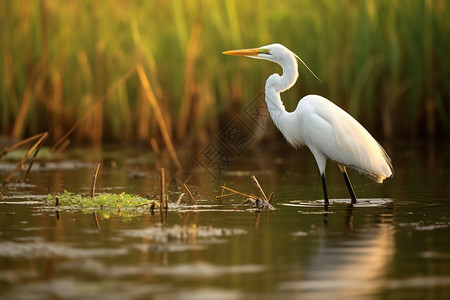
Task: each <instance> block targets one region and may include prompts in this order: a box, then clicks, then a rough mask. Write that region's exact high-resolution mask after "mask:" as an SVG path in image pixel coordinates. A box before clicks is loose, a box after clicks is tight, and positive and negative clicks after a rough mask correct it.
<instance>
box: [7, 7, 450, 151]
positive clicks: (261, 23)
mask: <svg viewBox="0 0 450 300" xmlns="http://www.w3.org/2000/svg"><path fill="white" fill-rule="evenodd" d="M449 15H450V10H449V4H448V2H447V1H445V0H412V1H411V0H395V1H392V0H377V1H375V0H368V1H350V0H345V1H317V0H305V1H294V0H288V1H278V2H277V1H268V0H262V1H233V0H230V1H207V0H197V1H101V2H98V1H55V0H48V1H19V0H17V1H1V3H0V43H1V45H2V46H1V47H0V58H1V59H0V70H1V72H0V105H1V111H0V124H1V125H0V126H1V129H0V133H1V134H5V135H10V136H13V137H15V138H21V137H25V136H30V135H32V134H35V133H37V132H42V131H46V130H48V129H49V128H52V135H53V136H52V137H51V138H52V139H53V141H58V140H60V139H61V138H63V137H64V135H65V134H66V133H67V132H68V131H69V130H71V128H73V126H74V124H77V122H79V121H80V120H82V122H81V124H80V125H79V127H76V128H75V129H73V131H74V132H73V138H74V139H75V140H78V141H89V142H91V143H94V144H100V143H102V142H104V141H114V142H124V143H127V142H136V141H145V142H146V143H147V144H148V142H149V141H150V140H151V139H152V138H153V139H156V140H157V141H158V143H159V144H160V145H162V144H165V145H166V146H168V145H169V144H168V139H167V138H168V137H170V139H171V140H175V141H178V142H181V141H187V142H192V141H195V140H196V139H200V140H205V139H208V137H211V136H214V135H215V131H217V130H220V121H219V119H218V117H217V116H219V115H221V114H223V115H229V114H236V113H239V112H240V109H241V108H242V107H244V106H245V105H246V104H247V103H248V102H249V101H251V100H252V99H254V97H255V95H256V94H258V93H259V92H260V91H261V90H262V89H263V86H264V82H265V79H266V78H267V76H268V75H270V74H271V73H273V72H275V71H278V70H279V68H278V67H277V66H274V65H272V64H269V63H261V62H257V61H253V60H246V59H230V58H228V57H224V56H222V55H221V52H222V51H224V50H229V49H235V48H241V47H255V46H260V45H264V44H269V43H272V42H281V43H283V44H285V45H286V46H288V47H289V48H290V49H292V50H293V51H295V52H296V53H297V54H298V55H299V56H300V57H302V59H303V60H304V61H305V62H306V63H307V64H308V65H309V66H310V67H311V69H312V70H313V71H314V72H315V73H316V74H318V76H319V77H320V78H321V79H322V81H323V82H324V83H323V84H319V83H318V82H316V81H315V79H314V78H313V77H312V76H310V75H308V72H307V71H306V70H305V69H304V68H303V67H302V66H300V74H301V76H300V83H299V84H297V85H296V86H295V87H294V89H293V91H290V92H288V93H286V94H285V95H283V97H284V100H285V102H286V107H287V108H288V109H293V108H295V106H296V103H297V101H298V99H299V98H301V97H302V96H304V95H305V94H308V93H316V94H321V95H324V96H326V97H328V98H330V99H332V100H333V101H334V102H335V103H336V104H338V105H340V106H341V107H343V108H344V109H346V110H347V111H349V112H350V113H351V114H353V115H354V116H356V117H357V118H358V119H359V120H360V121H361V122H362V123H363V124H364V125H365V126H366V127H367V128H368V129H369V130H370V131H373V132H374V133H375V134H376V135H378V136H385V137H393V136H399V135H403V134H409V135H419V134H428V135H438V134H448V133H449V132H450V125H449V124H450V122H449V113H450V107H449V106H450V105H449V95H450V85H449V84H447V79H448V78H450V60H449V56H448V55H449V53H450V45H449V44H450V39H449V38H448V36H449V35H450V18H448V16H449ZM136 65H142V70H141V73H140V74H141V75H143V74H144V72H143V71H145V74H146V76H147V77H148V81H149V84H150V86H151V87H152V90H153V93H154V98H155V99H157V107H158V108H157V109H159V110H160V117H156V118H155V107H156V106H155V105H154V106H151V105H149V104H150V103H149V102H148V100H147V99H146V97H147V95H148V94H146V91H145V88H143V86H142V84H141V80H140V78H139V76H137V75H136V74H133V75H132V76H127V74H129V73H128V72H129V70H130V68H133V66H136ZM122 78H126V79H125V80H121V79H122ZM141 79H142V76H141ZM117 83H118V84H117ZM112 87H114V88H112ZM112 89H113V91H112V92H108V91H111V90H112ZM102 97H105V99H104V101H103V100H102V101H99V99H102ZM88 111H89V113H88V115H87V116H86V112H88ZM161 118H162V119H164V124H165V126H166V129H165V133H162V134H161V131H160V130H161V120H160V119H161ZM224 122H226V120H224ZM272 132H274V130H273V128H272ZM168 147H170V146H168Z"/></svg>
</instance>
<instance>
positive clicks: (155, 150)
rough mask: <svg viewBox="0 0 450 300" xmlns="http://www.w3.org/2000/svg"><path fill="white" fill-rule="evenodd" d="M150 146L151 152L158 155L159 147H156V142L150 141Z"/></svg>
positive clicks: (154, 140)
mask: <svg viewBox="0 0 450 300" xmlns="http://www.w3.org/2000/svg"><path fill="white" fill-rule="evenodd" d="M150 146H152V149H153V152H155V154H156V155H158V154H159V147H158V142H157V141H156V139H155V138H151V139H150Z"/></svg>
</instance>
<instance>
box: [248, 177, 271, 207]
mask: <svg viewBox="0 0 450 300" xmlns="http://www.w3.org/2000/svg"><path fill="white" fill-rule="evenodd" d="M252 179H253V181H254V182H255V185H256V187H257V188H258V190H259V192H260V194H261V197H262V198H263V199H264V200H266V201H267V202H269V200H268V199H267V197H266V194H265V193H264V191H263V189H262V187H261V186H260V185H259V182H258V180H257V179H256V177H255V175H252Z"/></svg>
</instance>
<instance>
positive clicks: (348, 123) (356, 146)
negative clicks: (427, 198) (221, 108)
mask: <svg viewBox="0 0 450 300" xmlns="http://www.w3.org/2000/svg"><path fill="white" fill-rule="evenodd" d="M224 54H228V55H243V56H248V57H252V58H259V59H265V60H269V61H272V62H275V63H278V64H279V65H281V67H282V68H283V74H282V75H281V76H280V75H279V74H277V73H275V74H272V75H271V76H270V77H269V78H268V79H267V82H266V88H265V94H266V102H267V108H268V110H269V113H270V116H271V118H272V120H273V121H274V123H275V125H276V126H277V128H278V129H279V130H280V131H281V133H282V134H283V136H284V137H285V138H286V140H287V141H288V142H289V143H290V144H291V145H292V146H294V147H300V146H307V147H308V148H309V149H310V150H311V152H312V153H313V155H314V158H315V159H316V162H317V166H318V167H319V171H320V174H321V176H322V185H323V191H324V200H325V205H328V194H327V189H326V182H325V167H326V162H327V160H328V159H330V160H332V161H334V162H336V163H337V164H338V166H339V168H340V170H341V171H342V173H343V175H344V179H345V182H346V184H347V187H348V190H349V192H350V197H351V199H352V201H351V203H352V204H354V203H356V196H355V193H354V191H353V188H352V186H351V183H350V180H349V178H348V175H347V171H346V169H345V168H346V167H350V168H353V169H355V170H357V171H358V172H360V173H361V174H365V175H367V176H368V177H369V178H371V179H373V180H375V181H376V182H379V183H381V182H383V180H384V179H386V178H388V177H391V176H392V172H393V168H392V165H391V162H390V161H391V160H390V158H389V157H388V155H387V154H386V152H385V151H384V149H383V148H382V147H381V146H380V145H379V144H378V142H377V141H376V140H375V139H374V138H373V137H372V136H371V135H370V133H369V132H368V131H367V130H366V129H365V128H364V127H363V126H362V125H361V124H359V123H358V121H356V120H355V119H354V118H353V117H352V116H350V115H349V114H348V113H346V112H345V111H344V110H342V109H341V108H340V107H338V106H337V105H335V104H334V103H332V102H331V101H329V100H327V99H326V98H324V97H322V96H318V95H308V96H305V97H303V98H302V99H301V100H300V102H299V103H298V105H297V108H296V109H295V110H294V111H293V112H287V111H286V109H285V107H284V105H283V102H282V101H281V97H280V93H282V92H284V91H286V90H288V89H290V88H291V87H292V86H293V85H294V84H295V82H296V81H297V78H298V65H297V60H296V59H299V60H300V61H301V62H302V63H303V61H302V60H301V59H300V58H299V57H298V56H296V55H295V54H294V53H293V52H291V51H290V50H289V49H287V48H286V47H284V46H283V45H280V44H272V45H268V46H263V47H261V48H255V49H244V50H233V51H226V52H224ZM305 66H306V65H305ZM308 69H309V68H308Z"/></svg>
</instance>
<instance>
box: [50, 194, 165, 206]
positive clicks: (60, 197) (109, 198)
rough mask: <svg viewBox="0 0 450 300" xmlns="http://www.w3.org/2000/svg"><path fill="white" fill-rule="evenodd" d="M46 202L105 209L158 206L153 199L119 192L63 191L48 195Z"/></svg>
mask: <svg viewBox="0 0 450 300" xmlns="http://www.w3.org/2000/svg"><path fill="white" fill-rule="evenodd" d="M47 202H48V203H52V204H53V203H55V204H56V205H57V206H62V207H69V208H78V209H99V208H100V209H105V210H118V211H120V210H121V209H135V208H143V207H146V208H150V209H154V208H155V207H159V203H157V201H155V200H149V199H146V198H143V197H141V196H137V195H133V194H127V193H125V192H124V193H121V194H101V195H98V196H95V197H90V196H87V197H85V196H83V195H80V194H76V193H71V192H68V191H64V192H63V193H61V194H57V195H48V196H47Z"/></svg>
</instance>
